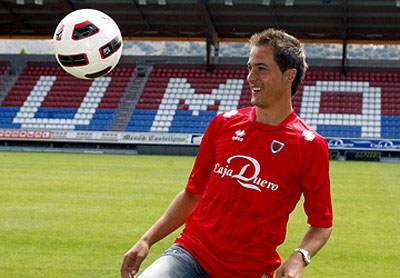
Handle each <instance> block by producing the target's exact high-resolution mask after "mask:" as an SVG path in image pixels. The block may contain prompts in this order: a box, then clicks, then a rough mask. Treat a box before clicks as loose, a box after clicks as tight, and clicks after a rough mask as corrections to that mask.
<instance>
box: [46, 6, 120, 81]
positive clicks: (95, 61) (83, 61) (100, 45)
mask: <svg viewBox="0 0 400 278" xmlns="http://www.w3.org/2000/svg"><path fill="white" fill-rule="evenodd" d="M53 44H54V51H55V56H56V59H57V61H58V63H59V64H60V66H61V67H62V68H63V69H64V70H65V71H66V72H68V73H70V74H72V75H73V76H75V77H77V78H81V79H95V78H97V77H101V76H105V75H107V74H108V73H110V72H111V71H112V70H113V68H114V67H115V66H116V65H117V64H118V62H119V59H120V58H121V53H122V36H121V32H120V30H119V28H118V25H117V24H116V23H115V21H114V20H113V19H112V18H111V17H109V16H108V15H106V14H105V13H103V12H101V11H98V10H94V9H81V10H76V11H74V12H71V13H70V14H68V15H67V16H65V17H64V18H63V19H62V20H61V21H60V23H59V24H58V26H57V28H56V31H55V33H54V36H53Z"/></svg>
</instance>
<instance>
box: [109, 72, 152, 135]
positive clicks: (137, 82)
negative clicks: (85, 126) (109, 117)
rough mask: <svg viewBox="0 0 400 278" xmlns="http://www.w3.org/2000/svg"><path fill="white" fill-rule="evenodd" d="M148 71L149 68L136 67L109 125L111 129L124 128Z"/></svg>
mask: <svg viewBox="0 0 400 278" xmlns="http://www.w3.org/2000/svg"><path fill="white" fill-rule="evenodd" d="M150 71H151V68H147V67H138V68H137V69H136V71H135V73H134V74H135V75H134V78H132V80H131V82H130V84H129V85H128V89H127V91H126V94H125V95H124V98H123V100H122V103H121V106H120V112H119V114H118V115H117V117H116V119H115V121H114V123H113V125H112V127H111V130H112V131H124V130H125V129H126V127H127V125H128V123H129V120H130V118H131V116H132V113H133V110H134V109H135V106H136V104H137V102H138V100H139V97H140V93H141V92H142V91H143V88H144V85H145V84H146V82H147V79H148V73H149V72H150Z"/></svg>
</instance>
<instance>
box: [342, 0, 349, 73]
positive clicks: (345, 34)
mask: <svg viewBox="0 0 400 278" xmlns="http://www.w3.org/2000/svg"><path fill="white" fill-rule="evenodd" d="M347 12H348V6H347V0H343V27H342V28H343V43H342V74H343V75H346V60H347V41H348V28H349V19H348V14H347Z"/></svg>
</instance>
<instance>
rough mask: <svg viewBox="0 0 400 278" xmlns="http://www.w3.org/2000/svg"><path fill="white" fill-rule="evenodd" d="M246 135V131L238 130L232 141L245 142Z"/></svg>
mask: <svg viewBox="0 0 400 278" xmlns="http://www.w3.org/2000/svg"><path fill="white" fill-rule="evenodd" d="M245 135H246V132H245V131H244V130H241V129H238V130H236V131H235V136H232V140H236V141H239V142H243V136H245Z"/></svg>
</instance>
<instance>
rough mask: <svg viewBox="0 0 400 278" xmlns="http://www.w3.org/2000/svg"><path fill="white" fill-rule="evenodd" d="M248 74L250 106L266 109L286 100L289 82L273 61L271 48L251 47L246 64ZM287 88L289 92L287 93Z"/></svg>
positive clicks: (265, 46) (264, 46)
mask: <svg viewBox="0 0 400 278" xmlns="http://www.w3.org/2000/svg"><path fill="white" fill-rule="evenodd" d="M247 67H248V70H249V73H248V75H247V82H248V83H249V85H250V89H251V104H252V105H255V106H257V107H259V108H268V107H270V106H271V105H273V104H276V103H278V102H279V101H281V100H282V98H287V97H288V93H289V99H290V88H291V82H290V83H289V82H288V80H287V78H286V75H287V72H288V71H286V72H285V73H282V72H281V70H280V69H279V66H278V64H277V63H276V62H275V59H274V52H273V49H272V47H270V46H268V45H261V46H253V47H252V48H251V51H250V56H249V60H248V62H247ZM288 86H289V87H288ZM288 88H289V91H288Z"/></svg>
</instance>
